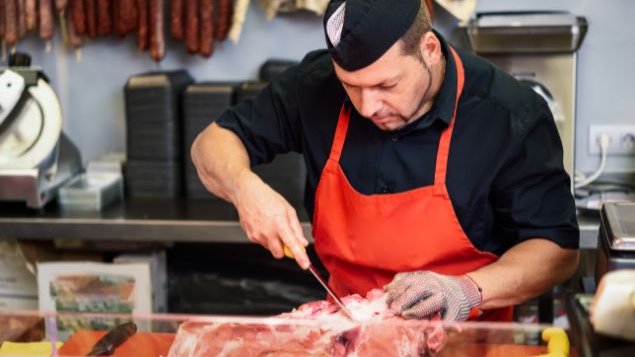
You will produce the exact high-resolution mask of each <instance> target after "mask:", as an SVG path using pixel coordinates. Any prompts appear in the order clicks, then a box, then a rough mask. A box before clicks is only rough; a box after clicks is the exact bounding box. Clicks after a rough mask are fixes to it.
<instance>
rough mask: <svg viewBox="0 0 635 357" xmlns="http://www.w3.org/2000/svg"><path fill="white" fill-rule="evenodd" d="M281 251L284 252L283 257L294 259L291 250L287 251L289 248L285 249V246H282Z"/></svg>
mask: <svg viewBox="0 0 635 357" xmlns="http://www.w3.org/2000/svg"><path fill="white" fill-rule="evenodd" d="M282 250H283V251H284V255H285V256H286V257H287V258H291V259H294V258H295V257H294V256H293V253H291V249H289V247H287V246H286V245H283V246H282Z"/></svg>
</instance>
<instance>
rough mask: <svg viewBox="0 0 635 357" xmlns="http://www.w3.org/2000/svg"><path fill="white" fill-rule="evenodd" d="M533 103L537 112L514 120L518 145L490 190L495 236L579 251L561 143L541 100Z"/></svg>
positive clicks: (576, 226)
mask: <svg viewBox="0 0 635 357" xmlns="http://www.w3.org/2000/svg"><path fill="white" fill-rule="evenodd" d="M537 100H538V103H537V106H536V110H535V111H534V112H533V113H530V114H525V115H524V116H525V117H527V118H526V119H525V120H520V121H518V122H519V123H521V124H520V125H519V129H518V131H517V132H518V133H519V140H518V141H516V142H517V143H518V145H517V146H516V147H512V148H510V151H509V152H510V155H509V156H508V159H507V160H505V164H504V165H503V166H502V168H501V170H500V172H499V174H498V177H497V178H496V180H495V182H494V186H493V187H492V190H493V191H492V201H493V206H494V215H495V220H496V222H497V224H496V225H495V227H496V228H495V230H496V232H494V234H496V235H500V236H503V237H505V239H506V240H507V241H508V242H509V241H512V242H515V243H518V242H521V241H523V240H527V239H531V238H544V239H548V240H551V241H553V242H555V243H556V244H558V245H559V246H561V247H563V248H578V247H579V239H580V234H579V229H578V223H577V218H576V209H575V202H574V199H573V195H572V194H571V186H570V178H569V175H568V174H567V173H566V171H565V170H564V167H563V163H562V157H563V150H562V143H561V141H560V137H559V134H558V131H557V128H556V125H555V122H554V120H553V117H552V115H551V112H550V111H549V108H548V107H547V105H546V103H545V102H544V100H543V99H542V98H540V99H537ZM508 239H509V240H508Z"/></svg>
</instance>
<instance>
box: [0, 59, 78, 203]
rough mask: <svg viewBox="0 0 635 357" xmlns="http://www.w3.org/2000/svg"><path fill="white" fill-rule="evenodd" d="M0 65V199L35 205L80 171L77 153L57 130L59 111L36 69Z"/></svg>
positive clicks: (25, 62)
mask: <svg viewBox="0 0 635 357" xmlns="http://www.w3.org/2000/svg"><path fill="white" fill-rule="evenodd" d="M18 57H19V58H21V62H22V63H15V62H19V61H16V60H15V58H16V57H15V56H12V59H13V60H10V61H9V66H8V67H0V201H19V202H25V203H26V206H27V207H30V208H41V207H43V206H44V205H45V204H46V203H47V202H49V201H50V200H51V199H52V198H54V197H55V196H56V194H57V191H58V189H59V188H60V186H61V185H63V184H64V183H65V182H66V181H68V180H69V179H71V178H72V177H74V176H75V175H76V174H78V173H79V172H80V171H81V170H82V167H81V157H80V154H79V151H78V150H77V148H76V147H75V145H73V143H71V141H70V140H69V139H68V138H67V137H66V135H64V133H63V132H62V110H61V107H60V103H59V101H58V98H57V96H56V95H55V92H54V91H53V89H52V88H51V86H50V85H49V84H48V80H47V78H46V76H45V75H44V73H43V72H42V70H41V69H40V68H37V67H30V59H29V58H28V56H25V55H22V56H18Z"/></svg>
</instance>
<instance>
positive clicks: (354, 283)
mask: <svg viewBox="0 0 635 357" xmlns="http://www.w3.org/2000/svg"><path fill="white" fill-rule="evenodd" d="M451 51H452V55H453V58H454V62H455V66H456V72H457V91H456V100H455V108H454V115H453V118H452V120H451V121H450V125H449V126H448V128H447V129H445V131H444V132H443V133H442V135H441V139H440V141H439V149H438V152H437V160H436V169H435V178H434V184H433V185H431V186H425V187H419V188H416V189H413V190H409V191H405V192H400V193H394V194H382V195H363V194H361V193H359V192H358V191H356V190H355V189H354V188H353V187H352V186H351V185H350V184H349V182H348V180H347V178H346V176H345V175H344V171H343V170H342V168H341V167H340V164H339V159H340V154H341V152H342V148H343V146H344V141H345V138H346V132H347V130H348V123H349V120H350V107H348V106H347V105H343V106H342V110H341V111H340V116H339V120H338V123H337V128H336V131H335V137H334V139H333V146H332V147H331V153H330V156H329V159H328V160H327V163H326V165H325V167H324V169H323V171H322V175H321V177H320V181H319V185H318V187H317V190H316V198H315V202H316V203H315V213H314V217H313V237H314V238H315V248H316V251H317V253H318V255H319V256H320V259H321V260H322V262H323V263H324V265H325V266H326V268H327V269H328V271H329V272H330V274H331V278H330V280H329V285H330V286H331V287H332V288H333V290H334V291H335V292H336V293H337V295H338V296H346V295H349V294H354V293H357V294H361V295H365V294H366V292H368V291H369V290H371V289H373V288H381V287H383V286H384V285H385V284H387V283H389V282H390V281H391V280H392V278H393V277H394V275H395V274H396V273H399V272H407V271H413V270H430V271H433V272H436V273H439V274H446V275H455V276H459V275H462V274H466V273H469V272H471V271H474V270H476V269H478V268H480V267H482V266H485V265H488V264H490V263H492V262H494V261H496V260H497V259H498V257H497V256H496V255H494V254H492V253H489V252H483V251H479V250H478V249H476V248H475V247H474V245H472V242H470V240H469V238H468V237H467V235H466V234H465V232H464V231H463V228H462V227H461V225H460V223H459V221H458V219H457V217H456V214H455V213H454V208H453V206H452V201H451V200H450V196H449V193H448V189H447V187H446V185H445V178H446V174H447V163H448V154H449V151H450V141H451V138H452V131H453V128H454V122H455V119H456V107H457V106H458V101H459V97H460V95H461V92H462V90H463V83H464V78H465V77H464V72H463V64H462V62H461V59H460V58H459V56H458V55H457V54H456V52H455V51H454V49H451ZM450 63H451V62H450V61H449V62H448V65H451V64H450ZM468 120H469V119H468ZM457 174H458V173H457ZM478 319H479V320H498V321H511V320H512V308H511V307H509V308H504V309H499V310H489V311H484V313H483V314H482V315H480V316H479V317H478Z"/></svg>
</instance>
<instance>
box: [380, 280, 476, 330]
mask: <svg viewBox="0 0 635 357" xmlns="http://www.w3.org/2000/svg"><path fill="white" fill-rule="evenodd" d="M384 289H385V290H386V292H387V293H388V298H387V303H388V306H389V307H390V308H391V309H392V310H393V311H395V312H396V313H397V314H399V315H401V316H402V317H404V318H408V319H412V318H414V319H423V318H430V317H432V316H433V315H435V314H436V313H441V316H442V317H443V319H444V320H451V321H464V320H467V318H468V317H469V316H470V312H471V311H472V309H473V308H475V307H477V306H479V305H480V304H481V293H480V291H479V288H478V286H476V284H475V283H474V282H473V281H472V280H471V279H470V278H467V277H462V278H458V277H453V276H447V275H440V274H436V273H433V272H431V271H415V272H409V273H399V274H397V275H395V278H394V279H393V281H392V282H391V283H390V284H388V285H386V286H385V287H384Z"/></svg>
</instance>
